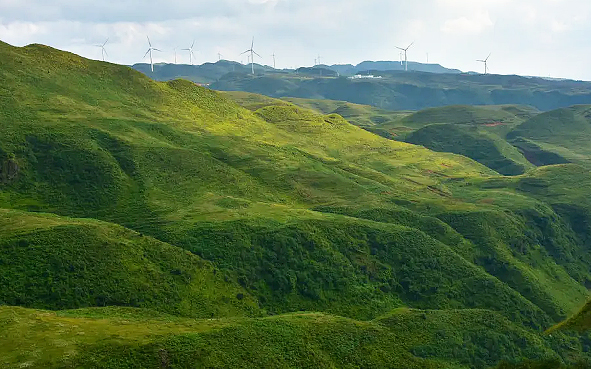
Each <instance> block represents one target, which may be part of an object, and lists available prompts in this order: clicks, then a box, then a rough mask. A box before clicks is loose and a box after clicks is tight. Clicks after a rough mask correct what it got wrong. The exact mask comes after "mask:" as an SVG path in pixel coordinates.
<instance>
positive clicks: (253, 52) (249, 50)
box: [240, 37, 262, 74]
mask: <svg viewBox="0 0 591 369" xmlns="http://www.w3.org/2000/svg"><path fill="white" fill-rule="evenodd" d="M246 53H250V67H251V69H252V74H254V56H255V55H256V56H258V57H259V58H262V56H260V55H259V54H257V52H256V51H254V37H253V38H252V43H251V44H250V49H248V50H246V51H245V52H243V53H242V54H246ZM242 54H240V55H242Z"/></svg>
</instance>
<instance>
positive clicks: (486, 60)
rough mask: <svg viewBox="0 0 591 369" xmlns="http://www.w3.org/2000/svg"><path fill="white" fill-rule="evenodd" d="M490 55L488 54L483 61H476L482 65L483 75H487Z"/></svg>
mask: <svg viewBox="0 0 591 369" xmlns="http://www.w3.org/2000/svg"><path fill="white" fill-rule="evenodd" d="M491 54H492V53H491ZM491 54H488V56H487V57H486V59H484V60H476V61H477V62H481V63H484V74H488V58H490V56H491Z"/></svg>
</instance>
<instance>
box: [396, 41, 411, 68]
mask: <svg viewBox="0 0 591 369" xmlns="http://www.w3.org/2000/svg"><path fill="white" fill-rule="evenodd" d="M413 44H414V41H413V42H412V43H411V44H410V45H408V47H407V48H406V49H403V48H401V47H398V46H396V48H397V49H398V50H401V51H403V52H404V70H406V71H407V70H408V57H407V55H406V53H407V51H408V49H410V47H411V46H412V45H413Z"/></svg>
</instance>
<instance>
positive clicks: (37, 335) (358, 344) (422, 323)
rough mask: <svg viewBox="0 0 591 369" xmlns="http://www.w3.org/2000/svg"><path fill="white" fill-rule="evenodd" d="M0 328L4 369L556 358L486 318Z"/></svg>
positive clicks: (64, 316) (127, 315)
mask: <svg viewBox="0 0 591 369" xmlns="http://www.w3.org/2000/svg"><path fill="white" fill-rule="evenodd" d="M0 327H1V328H2V329H3V332H5V333H8V334H7V335H2V336H0V364H2V365H3V366H4V367H7V368H16V367H23V366H27V367H32V368H90V367H92V368H122V367H146V368H147V367H167V368H193V367H216V368H217V367H244V368H260V367H281V368H301V367H365V368H384V367H388V368H458V369H459V368H478V369H480V368H487V367H489V366H491V365H494V364H495V363H497V362H498V361H500V360H507V361H514V360H519V359H522V358H548V359H559V356H558V355H557V354H556V352H555V351H554V350H553V349H552V346H551V344H550V342H549V340H547V339H543V338H540V337H537V336H536V335H534V334H532V333H531V332H529V331H527V330H524V329H523V328H520V327H518V326H516V325H515V324H513V323H511V322H509V321H508V320H506V319H504V318H502V317H501V316H499V315H498V314H494V313H491V312H489V311H480V310H467V311H420V310H406V309H403V310H397V311H395V312H392V313H391V314H388V315H386V316H384V317H381V318H380V319H377V320H374V321H371V322H360V321H355V320H351V319H346V318H340V317H335V316H331V315H326V314H318V313H295V314H288V315H281V316H274V317H268V318H262V319H244V318H236V319H225V320H217V319H216V320H195V319H184V318H177V317H173V316H169V315H164V314H159V313H156V312H154V311H149V310H137V309H128V308H94V309H82V310H70V311H61V312H48V311H42V310H28V309H23V308H13V307H0ZM482 332H485V333H484V334H482ZM8 337H10V338H8Z"/></svg>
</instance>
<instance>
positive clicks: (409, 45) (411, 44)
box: [406, 41, 415, 50]
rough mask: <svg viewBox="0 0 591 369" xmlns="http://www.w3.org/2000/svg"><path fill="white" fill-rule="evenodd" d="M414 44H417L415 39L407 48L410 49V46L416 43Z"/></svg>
mask: <svg viewBox="0 0 591 369" xmlns="http://www.w3.org/2000/svg"><path fill="white" fill-rule="evenodd" d="M414 44H415V42H414V41H413V42H411V43H410V45H408V47H407V48H406V50H408V49H410V47H411V46H412V45H414Z"/></svg>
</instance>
